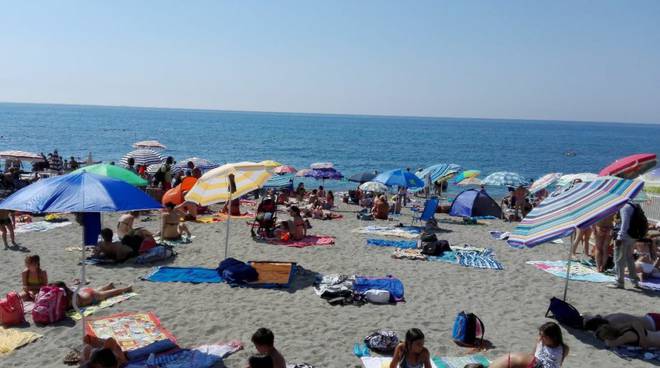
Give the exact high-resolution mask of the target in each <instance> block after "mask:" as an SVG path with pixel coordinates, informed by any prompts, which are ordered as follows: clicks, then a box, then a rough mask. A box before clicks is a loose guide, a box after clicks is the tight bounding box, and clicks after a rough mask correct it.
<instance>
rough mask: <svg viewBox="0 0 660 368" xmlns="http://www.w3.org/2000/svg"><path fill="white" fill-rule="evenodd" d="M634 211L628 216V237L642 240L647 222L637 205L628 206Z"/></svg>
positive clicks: (647, 225)
mask: <svg viewBox="0 0 660 368" xmlns="http://www.w3.org/2000/svg"><path fill="white" fill-rule="evenodd" d="M630 205H631V206H632V207H633V209H634V211H633V214H632V216H630V226H629V227H628V235H630V237H631V238H633V239H644V238H645V237H646V233H647V232H648V229H649V220H648V219H647V218H646V215H645V214H644V210H643V209H642V207H641V206H640V205H639V204H637V203H631V204H630Z"/></svg>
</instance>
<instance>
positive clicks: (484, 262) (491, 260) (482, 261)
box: [392, 245, 504, 270]
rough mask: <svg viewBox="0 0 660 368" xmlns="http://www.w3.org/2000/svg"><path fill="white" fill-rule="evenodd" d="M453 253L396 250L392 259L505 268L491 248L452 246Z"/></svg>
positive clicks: (491, 268) (492, 268) (493, 268)
mask: <svg viewBox="0 0 660 368" xmlns="http://www.w3.org/2000/svg"><path fill="white" fill-rule="evenodd" d="M451 249H452V250H451V251H445V252H444V253H442V255H441V256H427V255H425V254H422V251H421V249H396V250H395V251H394V253H393V254H392V258H396V259H409V260H415V261H433V262H444V263H451V264H460V265H461V266H464V267H472V268H482V269H490V270H503V269H504V266H503V265H502V263H500V262H499V261H498V260H497V259H495V254H494V253H493V250H492V249H490V248H475V247H472V246H469V245H463V246H452V247H451Z"/></svg>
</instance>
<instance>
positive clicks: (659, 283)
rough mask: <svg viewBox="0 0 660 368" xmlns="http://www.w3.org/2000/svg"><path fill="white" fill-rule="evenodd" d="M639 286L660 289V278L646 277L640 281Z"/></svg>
mask: <svg viewBox="0 0 660 368" xmlns="http://www.w3.org/2000/svg"><path fill="white" fill-rule="evenodd" d="M639 286H640V287H641V288H642V289H645V290H653V291H660V278H656V277H652V278H646V280H645V281H640V282H639Z"/></svg>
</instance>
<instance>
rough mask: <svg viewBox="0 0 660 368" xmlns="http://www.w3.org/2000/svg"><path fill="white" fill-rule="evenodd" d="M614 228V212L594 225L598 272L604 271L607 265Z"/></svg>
mask: <svg viewBox="0 0 660 368" xmlns="http://www.w3.org/2000/svg"><path fill="white" fill-rule="evenodd" d="M612 229H614V214H612V215H611V216H608V217H606V218H604V219H602V220H600V221H598V222H597V223H596V225H595V226H594V235H595V238H596V246H595V247H594V256H595V258H596V269H597V270H598V272H604V271H605V266H606V265H607V257H608V254H607V248H608V246H609V245H610V242H611V241H612ZM587 241H588V240H587Z"/></svg>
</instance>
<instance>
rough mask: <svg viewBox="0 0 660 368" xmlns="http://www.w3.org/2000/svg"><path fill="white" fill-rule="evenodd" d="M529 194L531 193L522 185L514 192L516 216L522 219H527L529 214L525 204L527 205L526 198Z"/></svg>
mask: <svg viewBox="0 0 660 368" xmlns="http://www.w3.org/2000/svg"><path fill="white" fill-rule="evenodd" d="M528 194H529V191H528V190H527V189H525V187H523V186H522V185H519V186H518V188H516V190H514V191H513V193H512V194H511V196H512V197H513V202H514V203H515V208H514V209H515V210H516V214H517V215H518V216H520V218H523V217H525V215H526V214H527V212H526V208H525V204H526V198H527V195H528Z"/></svg>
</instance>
